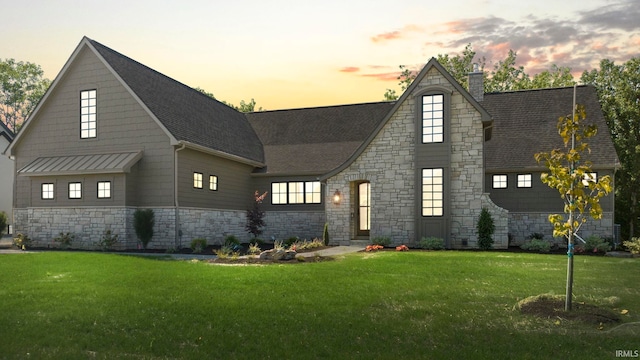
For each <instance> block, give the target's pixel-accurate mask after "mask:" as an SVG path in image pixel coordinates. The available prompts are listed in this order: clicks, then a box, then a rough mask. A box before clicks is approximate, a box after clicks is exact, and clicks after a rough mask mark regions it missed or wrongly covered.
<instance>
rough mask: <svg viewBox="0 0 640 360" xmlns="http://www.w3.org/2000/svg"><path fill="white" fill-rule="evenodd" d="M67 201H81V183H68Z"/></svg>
mask: <svg viewBox="0 0 640 360" xmlns="http://www.w3.org/2000/svg"><path fill="white" fill-rule="evenodd" d="M69 199H82V183H79V182H72V183H69Z"/></svg>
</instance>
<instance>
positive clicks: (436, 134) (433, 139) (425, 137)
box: [422, 95, 444, 143]
mask: <svg viewBox="0 0 640 360" xmlns="http://www.w3.org/2000/svg"><path fill="white" fill-rule="evenodd" d="M443 141H444V96H443V95H425V96H423V97H422V142H423V143H441V142H443Z"/></svg>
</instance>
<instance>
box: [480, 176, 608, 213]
mask: <svg viewBox="0 0 640 360" xmlns="http://www.w3.org/2000/svg"><path fill="white" fill-rule="evenodd" d="M518 174H531V187H530V188H518V187H517V176H518ZM493 175H507V188H506V189H494V188H493ZM540 175H541V173H540V172H537V173H536V172H534V173H530V172H525V171H523V172H517V173H496V174H493V173H488V174H486V176H485V191H486V192H488V193H489V194H490V197H491V200H492V201H493V202H494V203H495V204H496V205H498V206H500V207H502V208H504V209H507V210H509V211H514V212H540V211H549V212H558V213H562V212H563V209H564V202H563V201H562V199H561V198H560V194H559V193H558V191H557V190H556V189H552V188H550V187H549V186H547V185H545V184H544V183H542V181H541V180H540ZM604 175H610V176H611V172H610V171H600V172H598V177H601V176H604ZM600 205H601V206H602V209H603V210H604V211H613V194H610V195H608V196H605V197H604V198H602V199H600Z"/></svg>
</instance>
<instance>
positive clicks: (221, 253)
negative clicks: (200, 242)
mask: <svg viewBox="0 0 640 360" xmlns="http://www.w3.org/2000/svg"><path fill="white" fill-rule="evenodd" d="M213 252H214V253H215V254H216V256H217V257H218V258H219V259H226V258H228V257H229V255H230V254H231V253H232V252H233V249H232V248H230V247H229V246H226V245H223V246H221V247H220V249H217V250H214V251H213Z"/></svg>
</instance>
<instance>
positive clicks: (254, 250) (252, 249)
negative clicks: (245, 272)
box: [247, 243, 262, 255]
mask: <svg viewBox="0 0 640 360" xmlns="http://www.w3.org/2000/svg"><path fill="white" fill-rule="evenodd" d="M247 252H248V253H249V255H257V254H260V253H261V252H262V250H261V249H260V245H258V243H253V244H249V250H247Z"/></svg>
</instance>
